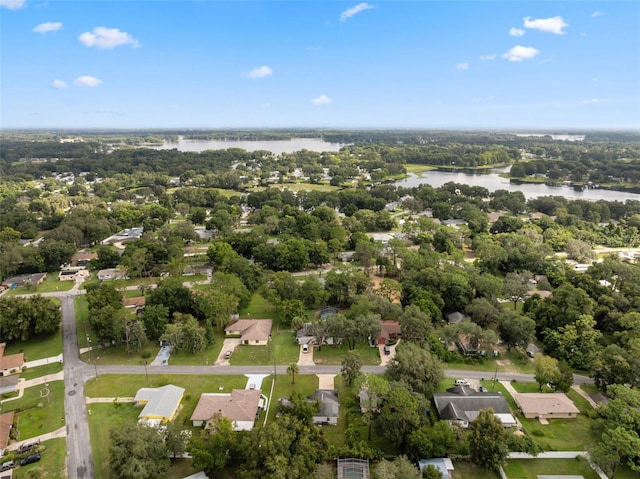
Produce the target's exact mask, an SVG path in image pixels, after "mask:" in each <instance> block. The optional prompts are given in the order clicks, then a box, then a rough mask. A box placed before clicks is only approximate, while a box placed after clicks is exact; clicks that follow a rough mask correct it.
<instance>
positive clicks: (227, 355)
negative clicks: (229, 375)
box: [224, 351, 231, 359]
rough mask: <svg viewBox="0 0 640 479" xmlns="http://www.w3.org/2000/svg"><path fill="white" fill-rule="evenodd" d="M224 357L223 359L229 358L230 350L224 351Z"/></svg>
mask: <svg viewBox="0 0 640 479" xmlns="http://www.w3.org/2000/svg"><path fill="white" fill-rule="evenodd" d="M224 358H225V359H230V358H231V351H227V352H226V353H224Z"/></svg>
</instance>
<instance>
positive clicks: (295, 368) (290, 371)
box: [287, 363, 300, 384]
mask: <svg viewBox="0 0 640 479" xmlns="http://www.w3.org/2000/svg"><path fill="white" fill-rule="evenodd" d="M299 372H300V368H299V367H298V365H297V364H296V363H289V366H288V367H287V374H290V375H291V383H292V384H295V383H296V374H298V373H299Z"/></svg>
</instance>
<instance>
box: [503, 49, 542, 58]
mask: <svg viewBox="0 0 640 479" xmlns="http://www.w3.org/2000/svg"><path fill="white" fill-rule="evenodd" d="M538 53H540V50H537V49H535V48H533V47H523V46H521V45H516V46H515V47H513V48H512V49H511V50H509V51H508V52H507V53H503V54H502V58H506V59H507V60H509V61H510V62H521V61H522V60H528V59H530V58H533V57H535V56H536V55H537V54H538Z"/></svg>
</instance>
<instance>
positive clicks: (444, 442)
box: [408, 421, 457, 461]
mask: <svg viewBox="0 0 640 479" xmlns="http://www.w3.org/2000/svg"><path fill="white" fill-rule="evenodd" d="M456 440H457V439H456V435H455V434H454V432H453V429H452V428H451V426H449V424H448V423H447V422H446V421H437V422H436V423H435V424H434V425H433V426H431V425H425V426H422V427H421V428H420V429H416V430H415V431H414V432H412V433H411V435H410V436H409V445H408V446H409V457H410V458H412V459H413V460H415V461H419V460H420V459H424V458H425V457H427V458H428V457H444V456H446V455H447V454H448V453H449V451H450V450H451V449H452V448H453V446H454V445H455V443H456Z"/></svg>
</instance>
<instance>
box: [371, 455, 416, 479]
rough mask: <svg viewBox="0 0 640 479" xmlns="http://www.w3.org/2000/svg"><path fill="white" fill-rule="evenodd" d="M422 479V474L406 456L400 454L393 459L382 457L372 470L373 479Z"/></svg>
mask: <svg viewBox="0 0 640 479" xmlns="http://www.w3.org/2000/svg"><path fill="white" fill-rule="evenodd" d="M400 477H401V478H402V479H420V478H421V477H422V474H420V470H419V469H418V468H417V467H416V466H414V465H413V464H412V463H411V461H409V459H407V457H406V456H398V457H396V458H395V459H394V460H393V461H389V460H387V459H382V460H381V461H378V462H377V463H376V464H375V466H373V468H372V470H371V478H372V479H398V478H400Z"/></svg>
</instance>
